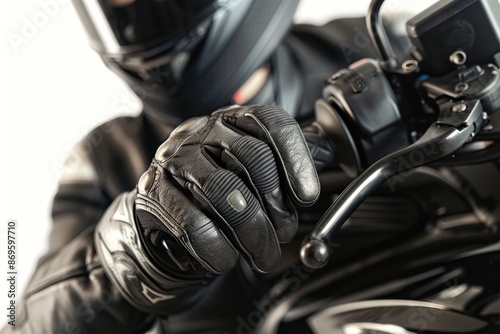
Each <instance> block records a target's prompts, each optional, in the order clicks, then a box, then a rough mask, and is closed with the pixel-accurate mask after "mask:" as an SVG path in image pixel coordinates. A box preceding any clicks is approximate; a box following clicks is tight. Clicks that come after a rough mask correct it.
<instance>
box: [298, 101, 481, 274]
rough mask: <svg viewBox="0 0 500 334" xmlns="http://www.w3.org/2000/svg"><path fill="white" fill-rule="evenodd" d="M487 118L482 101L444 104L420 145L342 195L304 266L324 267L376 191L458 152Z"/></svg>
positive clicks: (376, 167)
mask: <svg viewBox="0 0 500 334" xmlns="http://www.w3.org/2000/svg"><path fill="white" fill-rule="evenodd" d="M486 118H487V114H486V113H485V112H483V107H482V105H481V102H480V100H479V99H471V100H467V101H463V100H457V99H455V100H445V101H444V102H442V103H441V104H440V105H439V117H438V120H437V121H436V122H434V123H433V124H432V125H431V126H430V127H429V129H428V130H427V131H426V132H425V134H424V135H423V136H422V137H421V138H420V139H419V140H418V141H416V142H415V143H413V144H412V145H409V146H407V147H405V148H403V149H400V150H398V151H396V152H394V153H391V154H389V155H388V156H386V157H384V158H382V159H380V160H378V161H377V162H375V163H374V164H373V165H372V166H370V167H369V168H368V169H366V170H365V171H364V172H363V173H362V174H361V175H360V176H359V177H357V178H356V179H355V180H354V181H352V182H351V184H349V186H348V187H347V188H346V189H345V190H344V191H343V192H342V193H341V194H340V196H339V197H338V198H337V199H336V200H335V202H334V203H333V204H332V205H331V206H330V208H329V209H328V210H327V211H326V213H325V214H324V215H323V217H322V218H321V219H320V221H319V222H318V224H317V225H316V227H315V228H314V230H313V231H312V232H311V233H310V234H309V235H308V236H307V237H306V238H305V239H304V241H303V243H302V246H301V250H300V258H301V261H302V263H303V264H304V265H306V266H307V267H309V268H311V269H319V268H322V267H323V266H325V265H326V264H327V263H328V260H329V258H330V247H329V246H328V245H329V244H330V241H331V239H332V238H333V236H334V235H335V233H336V232H337V231H338V230H339V229H340V228H341V227H342V225H344V223H345V222H346V221H347V219H348V218H349V217H350V216H351V214H352V213H353V212H354V211H355V210H356V209H357V208H358V206H359V205H360V204H361V203H362V202H363V201H364V200H365V199H366V198H367V197H368V196H369V195H370V194H371V193H372V192H373V191H375V190H376V189H377V188H378V187H379V186H380V185H382V184H383V183H384V182H385V181H387V180H388V179H390V178H391V177H393V176H395V175H397V174H400V173H402V172H405V171H408V170H411V169H414V168H416V167H419V166H423V165H426V164H429V163H432V162H434V161H436V160H439V159H441V158H443V157H446V156H448V155H450V154H452V153H453V152H455V151H457V150H458V149H460V148H461V147H462V146H463V145H464V144H466V143H467V142H469V141H470V140H472V138H473V137H474V136H475V135H476V133H477V132H479V131H480V130H481V129H482V127H483V126H484V124H485V119H486Z"/></svg>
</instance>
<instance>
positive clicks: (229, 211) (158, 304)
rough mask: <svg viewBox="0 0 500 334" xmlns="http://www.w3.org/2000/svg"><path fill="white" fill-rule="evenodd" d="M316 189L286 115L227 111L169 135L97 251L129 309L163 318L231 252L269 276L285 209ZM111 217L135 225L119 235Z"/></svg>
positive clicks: (226, 263) (268, 109)
mask: <svg viewBox="0 0 500 334" xmlns="http://www.w3.org/2000/svg"><path fill="white" fill-rule="evenodd" d="M319 190H320V186H319V180H318V177H317V174H316V170H315V167H314V164H313V161H312V159H311V156H310V153H309V150H308V148H307V144H306V142H305V140H304V137H303V135H302V132H301V130H300V127H299V126H298V124H297V123H296V122H295V120H294V119H293V118H292V117H291V116H290V115H288V114H287V113H286V112H285V111H283V110H281V109H279V108H277V107H275V106H247V107H239V106H238V107H230V108H227V109H223V110H219V111H217V112H215V113H213V114H212V115H211V116H209V117H200V118H193V119H190V120H188V121H186V122H184V123H183V124H181V125H180V126H179V127H178V128H177V129H176V130H174V132H172V134H171V136H170V138H169V139H168V140H167V141H166V142H165V143H163V144H162V145H161V146H160V148H159V149H158V151H157V152H156V155H155V158H154V160H153V162H152V164H151V166H150V168H149V169H148V171H147V172H146V173H144V175H143V176H142V177H141V179H140V181H139V183H138V186H137V195H136V198H135V212H132V211H131V210H130V209H127V207H130V202H131V200H132V199H131V198H132V197H131V195H125V196H124V199H122V200H121V201H122V202H123V203H122V204H117V205H116V207H117V209H115V211H114V212H115V213H113V214H111V213H110V214H109V215H108V216H109V218H108V222H101V223H100V225H103V226H100V227H98V233H97V241H96V245H97V249H98V251H99V253H101V257H102V258H105V259H106V261H105V262H106V263H107V264H108V265H107V266H106V265H105V268H106V267H107V268H108V270H107V272H108V274H109V275H110V277H111V279H112V280H114V281H115V283H116V284H118V285H119V286H120V287H121V290H122V293H124V295H125V296H127V298H128V299H129V301H130V302H132V303H133V304H134V305H136V307H139V308H140V309H142V310H145V311H148V312H152V313H157V314H163V315H165V314H168V313H169V312H172V311H173V310H174V309H175V308H176V306H173V305H177V306H178V305H179V303H178V302H177V303H176V302H175V300H177V301H178V300H180V299H183V300H186V299H189V298H188V297H191V296H193V295H194V294H195V291H197V290H199V287H200V285H201V284H203V283H206V282H207V281H209V278H210V277H211V274H221V273H224V272H227V271H228V270H230V269H231V268H233V267H234V266H235V264H236V262H237V259H238V257H239V255H240V254H241V255H243V256H244V257H245V259H246V260H247V261H248V262H249V263H251V265H252V266H253V267H254V268H255V270H257V271H260V272H268V271H271V270H272V269H273V268H274V267H275V266H276V265H277V263H278V262H279V260H280V254H281V252H280V245H279V244H280V242H288V241H290V240H291V239H292V238H293V236H294V235H295V232H296V230H297V224H298V221H297V214H296V210H295V207H294V205H293V203H292V202H294V203H295V204H298V205H301V206H307V205H311V204H313V203H314V202H315V201H316V200H317V198H318V196H319ZM127 196H128V200H127V199H126V198H127ZM127 201H128V203H129V204H128V206H127V204H126V203H127ZM120 206H122V208H121V209H120ZM120 210H121V211H122V212H123V211H127V210H129V213H128V214H125V215H126V216H133V217H135V218H136V222H135V223H134V222H131V223H129V224H128V225H127V227H126V228H125V229H124V227H123V222H124V221H125V220H126V219H122V220H121V221H119V217H120V215H119V214H117V213H116V211H120ZM116 216H118V219H114V218H116ZM113 217H114V218H113ZM110 218H111V219H110ZM113 219H114V222H113ZM109 220H111V223H110V222H109ZM124 231H125V232H124ZM181 296H184V298H180V297H181Z"/></svg>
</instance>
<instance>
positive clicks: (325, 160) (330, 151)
mask: <svg viewBox="0 0 500 334" xmlns="http://www.w3.org/2000/svg"><path fill="white" fill-rule="evenodd" d="M302 133H303V134H304V138H305V139H306V142H307V146H308V147H309V151H310V152H311V156H312V158H313V161H314V165H315V166H316V170H317V171H321V170H323V169H325V168H326V167H328V166H329V165H330V164H331V163H332V162H333V160H334V158H335V150H334V147H333V144H332V143H331V141H330V140H329V139H328V136H327V135H326V134H325V133H324V131H323V130H322V129H321V127H320V126H319V125H318V124H316V123H313V124H312V125H309V126H307V127H305V128H303V129H302Z"/></svg>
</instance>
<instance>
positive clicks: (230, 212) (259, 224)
mask: <svg viewBox="0 0 500 334" xmlns="http://www.w3.org/2000/svg"><path fill="white" fill-rule="evenodd" d="M189 189H190V190H191V191H192V193H193V194H194V195H195V196H197V198H198V199H199V200H200V201H205V203H206V205H207V206H209V207H210V208H211V209H212V212H214V214H215V215H217V216H218V217H219V219H218V220H220V221H221V222H224V223H225V228H223V227H222V226H221V228H222V229H223V230H226V231H227V233H226V235H228V236H230V238H231V239H232V240H233V241H234V243H235V244H236V245H237V247H238V248H239V250H240V252H241V253H242V254H243V255H244V256H245V258H246V259H247V260H248V261H249V262H250V264H251V265H252V266H253V267H254V268H255V269H256V270H258V271H260V272H264V273H265V272H269V271H271V270H272V269H274V268H275V267H276V265H277V264H278V262H279V260H280V259H281V248H280V246H279V242H278V238H277V236H276V232H275V230H274V228H273V226H272V224H271V222H270V221H269V218H268V217H267V215H266V213H265V212H264V210H263V209H262V207H261V206H260V203H259V201H258V200H257V198H256V197H255V196H254V195H253V194H252V193H251V191H250V190H249V189H248V187H247V186H246V185H245V184H244V183H243V181H242V180H241V179H240V178H238V177H237V176H236V175H235V174H234V173H232V172H230V171H228V170H225V169H222V168H221V169H218V170H217V171H215V172H213V173H212V174H211V175H210V176H209V178H208V179H207V180H206V182H205V183H204V184H203V185H202V187H198V186H196V185H194V184H192V185H191V186H190V187H189Z"/></svg>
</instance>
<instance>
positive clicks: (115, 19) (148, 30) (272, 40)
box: [73, 0, 298, 124]
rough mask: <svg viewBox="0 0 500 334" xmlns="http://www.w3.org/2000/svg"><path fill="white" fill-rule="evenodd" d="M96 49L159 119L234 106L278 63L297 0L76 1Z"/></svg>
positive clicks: (178, 118)
mask: <svg viewBox="0 0 500 334" xmlns="http://www.w3.org/2000/svg"><path fill="white" fill-rule="evenodd" d="M73 3H74V5H75V8H76V10H77V13H78V14H79V16H80V19H81V21H82V22H83V24H84V26H85V29H86V31H87V34H88V36H89V39H90V44H91V46H92V47H93V48H94V49H95V50H96V51H97V52H98V53H99V54H100V55H101V57H102V59H103V60H104V62H105V64H106V65H107V66H108V67H109V68H110V69H111V70H113V71H114V72H115V73H117V74H118V75H119V76H120V77H121V78H123V79H124V80H125V81H126V82H127V83H128V84H129V86H130V87H131V88H132V90H133V91H134V92H135V93H136V94H137V95H138V97H139V98H140V99H141V100H142V101H143V104H144V111H145V112H146V113H147V114H148V115H150V116H152V117H154V118H155V119H157V120H159V121H162V122H166V123H170V124H175V123H179V122H181V121H182V120H184V119H186V118H189V117H192V116H198V115H205V114H207V113H210V112H211V111H213V110H215V109H217V108H220V107H223V106H225V105H229V104H232V103H234V102H235V101H234V99H233V96H234V94H235V93H236V92H237V90H238V88H239V87H240V86H241V85H243V83H245V81H246V80H247V79H248V78H249V77H250V75H251V74H252V73H254V72H255V71H256V70H257V69H259V67H261V66H262V65H263V64H264V63H265V62H266V61H267V60H268V59H269V57H270V56H271V54H272V53H273V51H274V50H275V49H276V47H277V46H278V44H279V43H280V41H281V40H282V38H283V37H284V36H285V34H286V32H287V31H288V29H289V27H290V26H291V23H292V20H293V15H294V13H295V10H296V8H297V5H298V0H73Z"/></svg>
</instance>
